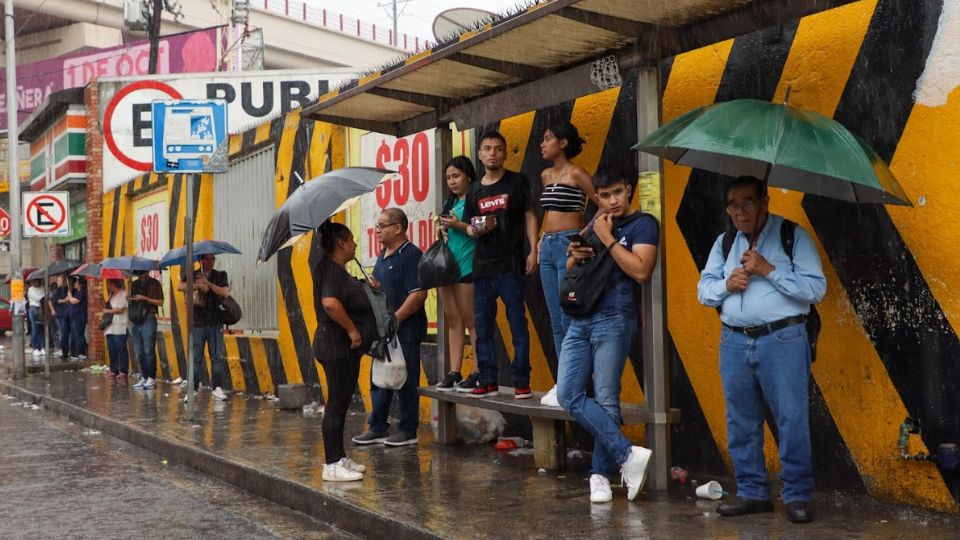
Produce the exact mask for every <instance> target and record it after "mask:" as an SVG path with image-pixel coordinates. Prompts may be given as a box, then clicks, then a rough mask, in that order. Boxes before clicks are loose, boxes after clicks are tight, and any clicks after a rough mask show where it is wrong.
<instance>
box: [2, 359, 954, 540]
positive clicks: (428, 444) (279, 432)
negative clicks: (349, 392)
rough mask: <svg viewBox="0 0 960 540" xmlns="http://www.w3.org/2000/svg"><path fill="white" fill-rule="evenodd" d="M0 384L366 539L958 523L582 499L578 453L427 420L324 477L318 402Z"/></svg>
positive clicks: (870, 532)
mask: <svg viewBox="0 0 960 540" xmlns="http://www.w3.org/2000/svg"><path fill="white" fill-rule="evenodd" d="M0 392H3V393H5V394H8V395H11V396H13V397H15V398H16V399H18V400H29V401H34V402H36V403H40V404H41V405H43V406H44V407H45V408H47V409H50V410H52V411H54V412H56V413H58V414H61V415H64V416H67V417H69V418H71V419H73V420H74V421H76V422H79V423H82V424H84V425H87V426H89V427H91V428H93V429H98V430H100V431H103V432H104V433H106V434H109V435H112V436H114V437H117V438H119V439H121V440H124V441H127V442H130V443H133V444H136V445H139V446H143V447H145V448H147V449H149V450H151V451H152V452H154V453H155V454H157V459H158V460H162V459H166V460H168V461H169V462H171V463H178V464H183V465H187V466H190V467H193V468H195V469H197V470H199V471H201V472H203V473H205V474H208V475H211V476H214V477H216V478H219V479H221V480H224V481H226V482H229V483H232V484H234V485H236V486H238V487H240V488H243V489H246V490H248V491H250V492H252V493H255V494H257V495H260V496H261V497H263V498H265V499H268V500H270V501H273V502H276V503H279V504H281V505H284V506H287V507H290V508H293V509H295V510H298V511H301V512H304V513H306V514H308V515H311V516H313V517H316V518H317V519H320V520H322V521H325V522H328V523H331V524H333V525H334V526H336V527H339V528H342V529H344V530H347V531H350V532H352V533H355V534H357V535H359V536H362V537H367V538H388V537H389V538H391V539H393V540H397V539H400V538H521V537H522V538H556V537H557V535H558V534H560V535H562V536H563V537H564V538H611V537H613V538H684V537H686V538H778V537H787V538H826V537H834V538H835V537H849V538H856V537H869V538H891V539H892V538H904V537H908V536H917V535H923V536H924V537H925V538H927V539H934V538H956V534H957V533H956V531H958V530H960V518H958V517H956V516H947V515H943V514H936V513H930V512H926V511H923V510H918V509H914V508H910V507H904V506H896V505H885V504H881V503H877V502H875V501H872V500H870V499H868V498H865V497H848V496H844V495H840V494H821V495H820V496H819V498H818V500H817V520H816V521H815V522H814V523H813V524H810V525H795V524H792V523H790V522H789V521H788V520H787V518H786V515H785V514H784V512H783V509H782V508H781V507H780V505H778V508H777V511H776V512H775V513H774V514H763V515H758V516H747V517H743V518H737V519H724V518H720V517H719V516H718V515H717V514H716V513H715V512H714V511H713V510H714V508H715V506H716V503H714V502H710V501H702V500H696V499H695V498H694V497H693V488H692V487H690V485H689V484H688V485H686V486H681V485H679V484H675V485H674V489H673V490H671V491H670V492H668V493H643V494H641V495H640V496H639V497H638V499H637V500H636V501H634V502H632V503H630V502H628V501H627V500H626V496H625V492H624V490H623V489H622V488H617V487H615V488H614V496H615V500H614V502H613V503H612V504H607V505H595V504H591V503H590V502H589V498H588V493H587V489H588V481H587V476H588V474H587V469H588V466H589V463H586V462H584V461H583V460H573V461H572V462H571V464H570V469H569V470H568V471H566V473H565V474H560V475H557V474H554V473H550V474H539V473H538V471H537V469H536V468H535V467H534V465H533V459H532V456H530V455H523V454H521V455H509V454H505V453H499V452H496V451H495V450H494V449H493V448H492V445H483V446H456V447H444V446H440V445H437V444H435V443H434V441H433V435H432V430H431V429H429V428H423V429H421V431H420V437H419V438H420V444H419V445H418V446H414V447H405V448H384V447H382V446H376V447H373V448H370V447H367V448H358V447H355V446H353V445H352V443H349V441H348V443H347V446H348V449H347V451H348V453H349V454H350V456H351V457H352V458H353V459H355V460H356V461H358V462H359V463H362V464H364V465H366V466H367V469H368V472H367V475H366V478H365V479H364V480H363V481H362V482H356V483H341V484H333V483H326V484H325V483H324V482H323V481H322V480H321V479H320V473H321V468H322V464H323V461H324V460H323V443H322V439H321V435H320V421H321V418H322V415H321V414H304V413H302V412H300V411H294V412H289V411H280V410H279V409H278V408H277V406H276V404H275V403H273V402H272V401H269V400H262V399H257V398H255V397H250V396H239V395H237V396H231V397H230V399H229V400H228V401H226V402H216V401H214V400H212V398H211V396H210V394H209V392H202V393H201V394H200V397H199V401H198V404H199V405H198V413H197V419H196V421H195V422H189V421H188V420H187V418H186V407H185V406H184V404H183V403H182V402H181V397H182V394H181V391H180V388H179V387H177V386H172V385H169V384H161V385H160V386H159V387H158V388H157V389H156V390H153V391H139V390H134V389H133V388H131V387H130V385H129V384H123V383H117V382H114V381H112V380H110V379H107V378H106V377H105V376H104V375H102V374H94V373H90V372H60V373H53V374H52V375H51V378H50V379H49V381H48V380H46V379H44V378H43V377H42V376H38V375H35V376H31V377H29V378H27V379H22V380H16V381H11V380H5V381H0ZM12 401H13V400H12V399H8V400H0V406H3V405H4V403H12ZM363 422H364V418H363V414H362V413H361V412H359V411H358V412H355V413H351V414H350V416H349V417H348V429H347V437H348V438H349V437H350V436H351V435H353V434H355V433H359V432H360V431H361V430H362V428H363ZM724 484H725V485H726V486H728V487H732V486H731V483H730V482H729V481H726V482H724Z"/></svg>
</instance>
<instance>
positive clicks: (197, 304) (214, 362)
mask: <svg viewBox="0 0 960 540" xmlns="http://www.w3.org/2000/svg"><path fill="white" fill-rule="evenodd" d="M216 262H217V257H216V256H215V255H212V254H206V255H201V256H200V268H199V269H197V270H194V272H193V280H194V281H193V298H192V299H190V300H189V303H190V304H192V306H193V373H194V379H193V389H194V391H196V390H199V389H200V374H201V373H204V372H205V369H204V364H205V362H204V361H203V347H204V344H206V346H207V351H208V352H209V353H210V368H211V371H212V373H211V374H210V385H211V386H212V387H213V397H214V398H216V399H218V400H221V401H223V400H225V399H227V395H226V394H225V393H224V392H223V381H224V379H225V378H226V371H227V359H226V346H225V345H224V343H223V323H222V322H221V321H220V299H223V298H226V297H228V296H230V284H229V283H230V282H229V281H228V279H227V273H226V272H223V271H221V270H214V268H213V266H214V264H216ZM177 289H178V290H180V291H185V290H186V289H187V282H186V274H185V273H183V272H182V273H181V281H180V284H179V285H177ZM183 402H184V403H186V402H187V396H184V397H183Z"/></svg>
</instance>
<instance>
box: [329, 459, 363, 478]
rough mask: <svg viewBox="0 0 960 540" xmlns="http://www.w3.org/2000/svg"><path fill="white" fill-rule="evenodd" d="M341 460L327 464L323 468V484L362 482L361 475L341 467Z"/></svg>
mask: <svg viewBox="0 0 960 540" xmlns="http://www.w3.org/2000/svg"><path fill="white" fill-rule="evenodd" d="M341 463H342V460H341V461H338V462H336V463H327V464H326V465H324V466H323V474H322V475H321V478H323V481H324V482H355V481H357V480H363V473H361V472H357V471H351V470H350V469H348V468H346V467H344V466H343V465H341Z"/></svg>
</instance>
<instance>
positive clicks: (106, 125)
mask: <svg viewBox="0 0 960 540" xmlns="http://www.w3.org/2000/svg"><path fill="white" fill-rule="evenodd" d="M137 90H159V91H160V92H163V93H164V94H167V95H168V96H170V98H171V99H183V96H182V95H180V92H178V91H177V89H176V88H174V87H172V86H170V85H169V84H167V83H163V82H160V81H140V82H135V83H132V84H128V85H127V86H124V87H123V88H122V89H121V90H120V91H119V92H117V93H116V94H114V96H113V98H112V99H110V103H107V108H106V109H105V110H104V113H103V140H104V141H105V142H106V143H107V148H109V149H110V153H112V154H113V155H114V156H115V157H116V158H117V159H119V160H120V162H121V163H123V164H124V165H126V166H127V167H130V168H131V169H137V170H138V171H149V170H150V168H151V167H152V166H153V164H152V163H150V162H149V161H137V160H136V159H133V158H132V157H130V156H128V155H126V154H125V153H123V151H122V150H120V147H119V146H117V141H116V140H115V139H114V138H113V113H114V111H115V110H116V109H117V105H119V104H120V100H122V99H123V98H125V97H127V96H128V95H130V94H132V93H133V92H136V91H137Z"/></svg>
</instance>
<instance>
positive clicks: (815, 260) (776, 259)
mask: <svg viewBox="0 0 960 540" xmlns="http://www.w3.org/2000/svg"><path fill="white" fill-rule="evenodd" d="M782 223H783V218H782V217H780V216H776V215H773V214H768V215H767V223H766V224H765V225H764V227H763V230H762V231H761V232H760V239H759V240H758V241H757V251H759V252H760V255H762V256H763V258H764V259H766V260H767V262H769V263H770V264H772V265H773V266H774V267H775V269H774V270H773V272H770V274H769V275H767V276H766V277H763V276H759V275H755V276H752V277H751V278H750V284H749V285H748V286H747V290H745V291H743V292H734V293H731V292H729V291H727V278H728V277H730V274H732V273H733V271H734V269H736V268H739V267H740V266H741V264H740V258H741V257H742V256H743V252H744V251H746V250H747V247H748V245H749V244H748V240H747V236H746V235H745V234H743V233H742V232H739V231H738V232H737V236H736V238H735V239H734V241H733V247H731V248H730V255H729V256H728V257H727V259H726V260H724V259H723V245H722V244H723V235H722V234H721V235H720V236H718V237H717V240H716V241H715V242H714V243H713V249H711V250H710V258H709V259H707V265H706V266H705V267H704V269H703V271H702V272H701V273H700V283H699V284H698V285H697V299H698V300H699V301H700V303H701V304H703V305H705V306H710V307H716V306H722V309H721V313H720V320H721V321H722V322H723V323H724V324H727V325H730V326H754V325H758V324H766V323H771V322H774V321H778V320H780V319H785V318H787V317H793V316H795V315H804V314H807V313H809V312H810V305H811V304H816V303H818V302H820V301H821V300H823V296H824V294H826V292H827V280H826V278H825V277H823V267H822V266H821V264H820V255H819V254H818V253H817V250H816V248H815V247H814V246H813V241H811V240H810V235H809V234H808V233H807V231H805V230H803V229H802V228H801V227H797V228H796V232H795V233H794V245H793V264H791V263H790V256H789V255H788V254H787V253H786V252H784V251H783V246H782V245H781V242H780V225H781V224H782Z"/></svg>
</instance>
